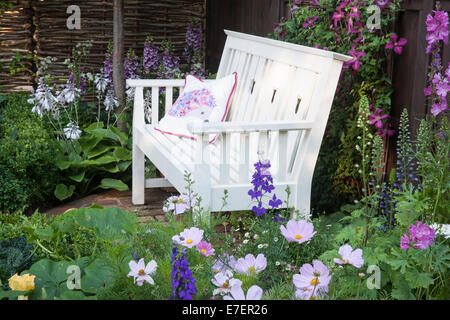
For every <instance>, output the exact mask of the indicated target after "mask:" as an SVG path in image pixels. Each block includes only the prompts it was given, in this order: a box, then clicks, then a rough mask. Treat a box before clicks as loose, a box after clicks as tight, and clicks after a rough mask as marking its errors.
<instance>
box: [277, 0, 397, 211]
mask: <svg viewBox="0 0 450 320" xmlns="http://www.w3.org/2000/svg"><path fill="white" fill-rule="evenodd" d="M399 3H400V1H392V2H391V5H390V7H389V8H388V9H385V10H383V12H382V14H381V21H380V22H381V26H380V27H381V28H380V29H372V30H370V29H369V28H367V27H366V26H365V24H366V21H368V19H369V17H370V15H371V14H372V13H373V12H368V10H367V8H368V7H369V6H370V5H373V4H374V0H369V1H366V2H357V4H358V8H359V11H358V13H359V15H360V19H356V18H353V19H352V21H353V23H354V25H355V26H356V24H357V22H361V23H362V25H363V27H362V28H361V29H359V28H358V29H359V30H360V31H361V33H359V32H348V28H347V24H348V22H346V21H345V20H346V19H342V20H341V21H339V22H338V23H337V26H336V27H335V26H334V22H333V20H332V17H333V13H334V12H336V8H337V7H338V5H339V4H340V1H338V0H323V1H320V2H319V5H318V6H310V5H308V3H302V4H301V5H299V7H300V8H299V9H298V11H296V12H295V14H293V15H290V17H289V18H288V19H287V20H285V21H282V22H280V24H279V25H278V26H277V28H276V29H275V30H274V33H273V34H272V36H273V37H274V38H276V39H280V40H283V41H287V42H291V43H296V44H301V45H306V46H310V47H318V48H324V47H326V50H330V51H334V52H339V53H342V54H346V55H349V52H350V50H351V49H352V46H355V45H356V46H357V50H358V51H362V52H364V53H365V55H364V56H363V57H362V58H361V59H360V61H361V63H362V64H361V67H360V68H359V69H358V71H355V72H353V70H352V69H347V70H344V71H343V74H342V78H341V80H340V82H339V86H338V90H337V92H336V96H335V99H334V102H333V108H332V109H331V113H330V117H329V121H328V125H327V129H326V133H325V136H324V139H323V143H322V147H321V150H320V154H319V158H318V162H317V166H316V169H315V172H314V181H313V189H312V205H313V207H314V208H315V210H316V212H322V211H324V210H325V211H329V212H333V211H335V208H337V207H339V206H341V205H342V204H344V203H346V202H347V203H348V202H351V201H353V200H354V199H356V198H358V197H360V196H361V195H362V194H363V192H362V190H361V189H362V187H361V184H362V182H361V180H360V175H359V174H358V169H357V168H355V167H354V164H355V163H356V162H358V156H359V155H358V153H357V152H356V150H355V149H354V146H355V144H356V142H357V140H356V139H357V136H359V132H358V130H357V128H356V120H357V119H356V118H357V116H358V114H357V110H358V100H359V91H360V89H362V88H364V89H365V90H366V91H367V92H368V99H369V103H370V104H371V105H372V106H373V108H374V109H373V110H375V109H377V108H380V109H381V110H383V112H384V113H389V110H390V107H391V98H390V96H391V94H392V84H391V79H390V78H389V72H388V70H389V68H390V63H389V61H390V58H391V57H390V55H391V52H390V51H388V50H386V49H385V45H386V43H387V42H388V41H389V35H390V33H391V30H392V26H393V22H394V20H395V17H396V15H397V13H398V12H399V10H400V6H399ZM291 5H292V2H291ZM352 6H353V5H352ZM352 6H348V8H347V9H346V12H345V14H346V17H348V14H349V10H350V7H352ZM315 16H316V17H317V21H315V22H314V25H313V26H310V27H303V25H304V24H305V23H307V22H308V19H311V18H313V17H315ZM359 37H361V38H362V41H360V39H361V38H359Z"/></svg>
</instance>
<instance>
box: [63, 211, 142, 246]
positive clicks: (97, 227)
mask: <svg viewBox="0 0 450 320" xmlns="http://www.w3.org/2000/svg"><path fill="white" fill-rule="evenodd" d="M70 213H71V214H72V217H73V218H74V219H75V221H76V222H77V223H78V224H79V225H81V226H83V227H85V228H89V229H92V230H94V232H95V233H97V235H98V236H99V237H104V238H109V239H111V238H117V237H118V236H120V237H122V236H123V235H124V232H129V233H134V232H135V231H136V228H137V226H138V222H137V218H136V215H134V214H131V213H128V212H126V211H124V210H122V209H120V208H105V209H97V208H81V209H78V210H73V211H71V212H70Z"/></svg>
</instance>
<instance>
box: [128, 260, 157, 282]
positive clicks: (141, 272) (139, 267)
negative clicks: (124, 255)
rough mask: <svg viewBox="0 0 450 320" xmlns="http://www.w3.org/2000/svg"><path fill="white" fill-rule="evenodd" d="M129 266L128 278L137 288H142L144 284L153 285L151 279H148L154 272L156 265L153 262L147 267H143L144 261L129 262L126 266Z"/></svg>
mask: <svg viewBox="0 0 450 320" xmlns="http://www.w3.org/2000/svg"><path fill="white" fill-rule="evenodd" d="M128 265H129V266H130V270H131V271H130V272H129V273H128V277H133V278H134V283H136V284H137V285H138V286H142V285H143V284H144V282H147V283H149V284H152V285H153V284H155V282H154V281H153V278H152V277H150V275H151V274H154V273H155V272H156V268H157V264H156V261H155V260H152V261H150V262H149V263H148V264H147V266H146V265H145V262H144V259H143V258H142V259H140V260H139V262H137V263H136V261H134V260H131V261H130V263H129V264H128Z"/></svg>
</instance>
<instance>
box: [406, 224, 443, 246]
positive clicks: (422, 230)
mask: <svg viewBox="0 0 450 320" xmlns="http://www.w3.org/2000/svg"><path fill="white" fill-rule="evenodd" d="M408 233H409V236H408ZM408 233H405V234H404V235H403V236H402V237H401V240H400V248H401V249H402V250H407V249H408V248H409V247H411V246H413V247H414V248H415V249H426V248H428V247H429V246H431V245H432V244H433V243H434V239H435V238H436V232H435V231H434V230H433V229H432V228H430V227H429V226H427V225H426V224H424V223H422V222H421V221H418V222H417V224H416V225H414V224H412V225H411V228H409V231H408Z"/></svg>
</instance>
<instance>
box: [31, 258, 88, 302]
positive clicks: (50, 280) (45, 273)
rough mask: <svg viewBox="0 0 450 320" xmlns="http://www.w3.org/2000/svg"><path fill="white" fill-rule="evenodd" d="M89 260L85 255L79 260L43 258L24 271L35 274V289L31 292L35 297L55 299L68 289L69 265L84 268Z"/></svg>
mask: <svg viewBox="0 0 450 320" xmlns="http://www.w3.org/2000/svg"><path fill="white" fill-rule="evenodd" d="M88 262H89V258H87V257H84V258H81V259H79V260H76V261H73V262H69V261H58V262H55V261H52V260H49V259H42V260H39V261H38V262H36V263H35V264H33V265H32V266H31V268H30V270H27V271H24V272H22V274H24V273H29V274H32V275H35V276H36V278H35V281H34V283H35V290H34V291H33V292H32V293H31V294H30V295H31V296H32V298H34V299H42V298H47V299H50V300H53V299H54V298H55V297H59V296H60V295H61V294H62V293H63V292H65V291H68V290H69V288H68V286H67V279H68V278H69V276H71V274H72V273H71V272H70V269H69V267H71V266H74V265H75V266H78V267H79V268H80V270H82V269H84V268H85V267H86V265H87V264H88ZM42 288H44V289H45V293H46V297H43V295H42Z"/></svg>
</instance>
